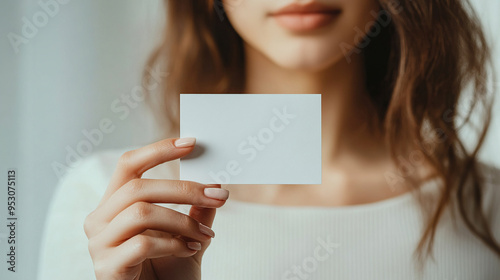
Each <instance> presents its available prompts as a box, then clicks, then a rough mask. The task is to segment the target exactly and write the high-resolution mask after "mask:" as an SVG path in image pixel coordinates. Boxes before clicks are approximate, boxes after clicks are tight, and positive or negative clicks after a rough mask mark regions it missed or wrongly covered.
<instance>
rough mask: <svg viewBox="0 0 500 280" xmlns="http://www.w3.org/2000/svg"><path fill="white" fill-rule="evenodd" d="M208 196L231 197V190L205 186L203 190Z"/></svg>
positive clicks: (221, 198)
mask: <svg viewBox="0 0 500 280" xmlns="http://www.w3.org/2000/svg"><path fill="white" fill-rule="evenodd" d="M203 192H204V193H205V196H206V197H209V198H214V199H219V200H226V199H227V198H228V197H229V191H228V190H225V189H221V188H205V190H204V191H203Z"/></svg>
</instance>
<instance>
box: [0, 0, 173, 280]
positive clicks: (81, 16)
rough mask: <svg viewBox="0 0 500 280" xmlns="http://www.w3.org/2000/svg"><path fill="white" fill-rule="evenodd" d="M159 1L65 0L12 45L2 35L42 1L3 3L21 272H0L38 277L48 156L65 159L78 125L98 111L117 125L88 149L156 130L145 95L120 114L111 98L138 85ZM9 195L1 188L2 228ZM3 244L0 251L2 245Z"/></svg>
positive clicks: (7, 123)
mask: <svg viewBox="0 0 500 280" xmlns="http://www.w3.org/2000/svg"><path fill="white" fill-rule="evenodd" d="M44 2H49V0H44ZM61 2H63V1H61ZM160 3H161V1H157V0H146V1H135V0H107V1H98V0H92V1H87V0H70V1H69V3H67V4H65V5H59V11H58V12H55V13H54V15H53V17H49V19H48V21H47V24H46V25H43V26H42V27H40V28H38V31H37V32H34V36H33V38H30V39H29V41H28V42H27V43H26V44H24V45H21V46H20V48H19V52H18V53H16V52H15V50H14V48H13V47H12V46H11V44H10V43H9V39H8V38H7V34H9V33H11V32H13V33H16V34H19V35H21V34H22V27H23V22H22V18H23V17H26V18H28V19H30V21H32V18H33V16H34V15H35V14H36V13H39V12H40V11H43V9H42V8H41V7H40V6H39V4H38V1H28V0H24V1H13V0H7V1H2V2H1V3H0V47H1V49H0V58H1V60H0V79H1V84H0V90H1V92H0V94H1V102H0V106H1V110H2V111H1V116H2V118H1V120H0V123H1V127H2V131H1V132H0V133H1V145H0V148H1V152H2V153H1V169H0V174H1V176H0V178H1V180H2V181H1V182H2V186H3V185H4V182H6V179H5V178H4V177H6V170H7V168H8V167H9V166H12V167H16V168H17V170H18V183H19V187H18V201H17V202H18V210H17V215H18V218H19V220H18V233H17V239H18V244H19V245H18V247H17V248H18V251H17V255H18V262H17V265H18V266H17V268H18V273H17V275H16V276H17V278H15V277H14V278H12V277H13V275H12V274H10V273H9V274H6V263H5V261H2V262H1V264H0V279H36V272H37V262H38V250H39V242H40V237H41V233H42V229H43V225H44V222H45V213H46V211H47V209H48V205H49V203H50V199H51V196H52V194H53V192H54V189H55V186H56V184H57V181H58V175H57V173H56V172H55V171H54V170H53V168H52V167H51V164H52V163H54V162H59V163H62V164H64V165H67V164H66V157H67V156H68V153H69V152H68V150H67V148H69V149H72V150H76V149H77V147H78V145H79V144H80V143H82V141H84V140H85V139H86V138H85V136H84V135H83V134H82V131H83V130H88V131H90V130H93V129H96V128H99V123H100V121H101V120H102V119H104V118H108V119H110V120H111V121H112V122H113V124H114V125H115V127H116V128H115V130H114V131H113V132H112V133H110V134H105V135H104V138H103V141H102V143H99V144H96V145H92V146H91V148H92V151H93V152H95V151H99V150H104V149H109V148H120V147H128V146H130V145H141V144H144V143H147V142H150V141H151V139H152V138H154V137H155V135H156V133H155V131H156V130H155V127H154V122H153V121H152V119H151V116H150V112H149V110H148V109H147V106H146V104H144V103H140V104H139V106H138V107H137V108H135V109H131V113H130V115H129V116H128V117H127V118H124V119H123V120H122V119H121V118H120V116H121V114H117V113H115V112H113V111H112V110H111V109H110V106H111V104H112V103H113V102H114V101H115V100H116V99H117V98H120V96H121V95H124V94H125V95H130V93H131V90H132V89H133V88H134V87H135V86H137V85H140V75H141V71H142V68H143V66H144V62H145V59H146V56H147V55H148V54H149V52H150V50H151V47H152V46H153V44H154V43H156V42H157V41H158V40H157V38H158V37H159V36H158V34H157V31H158V30H159V28H160V27H161V23H162V22H161V21H160V20H158V18H159V16H163V9H162V7H161V5H160ZM40 19H42V20H43V18H40ZM5 195H6V192H5V191H4V190H3V188H2V191H1V192H0V201H2V203H1V205H2V207H1V210H0V215H1V216H0V217H1V221H2V226H1V227H0V232H1V233H3V234H5V226H4V225H3V224H4V221H5V219H4V215H5V212H6V210H5V207H4V206H5V204H4V203H3V201H5ZM1 236H2V235H0V237H1ZM4 236H5V235H4ZM0 245H1V255H2V256H3V257H1V259H2V260H3V259H5V254H6V252H4V249H5V248H6V247H5V246H4V245H6V244H5V243H0ZM4 253H5V254H4ZM4 277H8V278H4Z"/></svg>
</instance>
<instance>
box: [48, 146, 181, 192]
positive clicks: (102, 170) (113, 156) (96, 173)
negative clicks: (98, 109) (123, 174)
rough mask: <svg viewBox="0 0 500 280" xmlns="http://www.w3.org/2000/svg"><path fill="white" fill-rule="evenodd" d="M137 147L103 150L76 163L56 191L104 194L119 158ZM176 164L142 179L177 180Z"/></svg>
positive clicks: (155, 171) (148, 173)
mask: <svg viewBox="0 0 500 280" xmlns="http://www.w3.org/2000/svg"><path fill="white" fill-rule="evenodd" d="M136 148H139V147H128V148H122V149H112V150H105V151H101V152H98V153H95V154H92V155H90V156H88V157H86V158H83V159H81V160H79V161H77V162H76V163H75V164H74V165H73V166H72V167H71V168H70V169H68V170H67V172H66V173H65V174H64V175H63V177H62V178H61V179H60V181H59V186H58V188H57V191H63V190H64V189H67V190H68V191H75V192H82V191H85V190H86V191H89V192H93V193H95V194H98V195H99V196H102V195H103V194H104V191H105V190H106V188H107V185H108V183H109V181H110V180H111V176H112V175H113V173H114V171H115V169H116V166H117V164H118V162H119V160H120V157H121V156H122V155H123V154H124V153H125V152H127V151H130V150H134V149H136ZM177 170H178V163H177V162H176V161H173V162H167V163H164V164H161V165H159V166H156V167H154V168H152V169H150V170H148V171H146V172H145V173H144V175H143V177H144V178H158V179H159V178H163V179H177V177H178V175H177V174H178V172H177Z"/></svg>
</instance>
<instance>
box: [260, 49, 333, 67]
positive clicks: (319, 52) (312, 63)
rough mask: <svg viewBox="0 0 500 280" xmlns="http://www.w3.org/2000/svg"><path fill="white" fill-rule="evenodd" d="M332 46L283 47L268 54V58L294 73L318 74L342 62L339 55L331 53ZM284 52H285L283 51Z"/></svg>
mask: <svg viewBox="0 0 500 280" xmlns="http://www.w3.org/2000/svg"><path fill="white" fill-rule="evenodd" d="M332 49H334V47H333V46H325V45H322V46H311V45H302V46H295V47H294V46H293V45H292V46H291V45H288V47H287V46H286V45H284V46H283V47H282V48H279V50H278V51H274V52H270V53H269V55H268V58H269V59H270V60H271V61H273V62H274V63H275V64H277V65H278V66H280V67H282V68H285V69H289V70H296V71H307V72H320V71H323V70H326V69H328V68H330V67H332V66H333V65H335V64H337V63H339V62H340V60H342V58H343V56H342V54H341V53H336V52H332ZM283 50H286V51H283Z"/></svg>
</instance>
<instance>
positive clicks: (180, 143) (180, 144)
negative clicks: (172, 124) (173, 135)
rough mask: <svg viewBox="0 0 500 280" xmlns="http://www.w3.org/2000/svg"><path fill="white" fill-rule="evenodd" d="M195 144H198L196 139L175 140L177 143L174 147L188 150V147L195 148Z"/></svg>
mask: <svg viewBox="0 0 500 280" xmlns="http://www.w3.org/2000/svg"><path fill="white" fill-rule="evenodd" d="M194 144H196V138H192V137H187V138H179V139H177V140H175V142H174V145H175V146H176V147H177V148H187V147H191V146H194Z"/></svg>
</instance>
